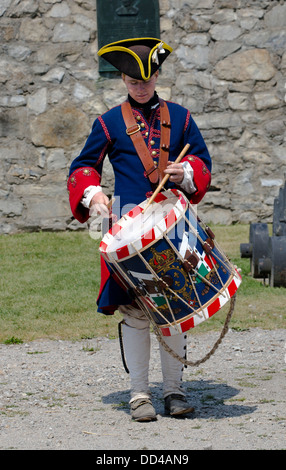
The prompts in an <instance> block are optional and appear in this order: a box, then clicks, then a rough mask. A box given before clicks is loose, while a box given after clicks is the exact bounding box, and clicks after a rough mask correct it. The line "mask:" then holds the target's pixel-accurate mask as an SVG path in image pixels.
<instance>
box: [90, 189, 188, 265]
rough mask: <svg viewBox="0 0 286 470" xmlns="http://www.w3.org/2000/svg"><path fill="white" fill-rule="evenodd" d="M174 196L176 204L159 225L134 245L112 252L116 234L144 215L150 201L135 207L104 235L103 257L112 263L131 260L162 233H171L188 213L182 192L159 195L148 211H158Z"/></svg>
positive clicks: (167, 192) (101, 250)
mask: <svg viewBox="0 0 286 470" xmlns="http://www.w3.org/2000/svg"><path fill="white" fill-rule="evenodd" d="M174 196H176V197H177V201H176V203H175V204H172V208H171V209H170V211H169V212H168V213H167V215H166V216H165V217H163V218H162V220H161V221H160V222H159V223H158V225H155V226H154V227H152V228H151V229H150V230H148V231H147V232H146V233H144V234H143V235H141V236H140V237H139V238H137V239H135V240H134V241H133V242H132V244H130V243H129V244H126V245H123V246H121V247H120V248H118V249H116V250H113V251H111V249H110V247H111V245H112V243H113V241H114V237H115V236H116V234H117V233H119V232H120V231H121V230H122V229H123V228H124V227H126V226H128V224H129V223H130V221H131V219H135V218H136V217H137V216H138V215H139V214H140V213H142V211H143V210H144V207H145V206H146V204H147V201H148V200H147V201H143V202H142V203H141V204H139V205H138V206H136V207H134V209H132V210H131V211H129V212H128V213H127V214H125V215H124V216H123V217H122V218H121V219H120V220H119V221H118V222H116V223H115V224H114V225H113V226H112V228H111V229H110V230H109V232H107V233H106V234H105V235H104V237H103V239H102V241H101V243H100V245H99V250H100V252H101V254H102V255H103V257H104V258H105V259H106V260H107V261H110V262H111V263H112V262H113V261H114V260H115V261H122V260H124V259H127V258H130V256H132V255H134V254H137V252H138V251H142V250H144V249H145V248H147V247H148V246H149V245H151V244H152V243H154V242H155V241H156V240H158V239H159V238H161V237H162V233H166V232H167V231H169V230H170V229H171V228H172V227H173V226H174V225H175V224H176V223H177V221H178V220H179V219H180V218H181V217H182V215H183V214H184V213H185V212H186V210H187V207H188V205H189V202H188V200H187V199H186V198H185V196H184V195H183V194H182V193H181V192H180V191H178V190H176V189H171V190H170V189H169V190H168V191H165V192H162V193H159V194H158V195H157V196H156V197H155V199H154V201H153V203H152V208H151V207H150V206H149V208H148V210H149V209H150V210H153V211H156V204H157V205H160V204H161V203H162V201H167V200H168V199H174ZM146 213H147V212H146Z"/></svg>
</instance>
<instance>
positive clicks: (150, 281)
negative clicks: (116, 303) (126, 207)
mask: <svg viewBox="0 0 286 470" xmlns="http://www.w3.org/2000/svg"><path fill="white" fill-rule="evenodd" d="M146 205H147V201H143V202H142V203H141V204H139V205H138V206H136V207H134V209H133V210H131V211H129V212H128V213H127V214H125V215H124V216H123V217H122V218H121V219H120V220H119V221H118V222H117V223H116V224H114V225H113V227H112V228H111V229H110V230H109V232H108V233H107V234H106V235H105V236H104V237H103V239H102V241H101V244H100V247H99V249H100V252H101V254H102V256H103V257H104V259H105V261H106V262H107V263H108V264H109V265H110V266H111V267H112V269H113V270H114V271H115V272H116V273H117V274H118V275H119V277H121V279H122V280H123V281H124V283H125V285H126V286H127V287H128V288H129V289H130V290H131V291H133V292H134V294H135V296H139V298H140V301H141V302H143V303H144V307H145V308H147V309H148V312H149V314H150V315H151V316H152V318H153V320H154V321H155V323H156V324H157V325H158V326H159V328H160V329H161V332H162V334H163V335H164V336H170V335H173V334H178V333H182V332H184V331H187V330H189V329H190V328H193V327H195V326H196V325H198V324H200V323H201V322H202V321H204V320H206V319H208V318H210V317H211V316H212V315H213V314H214V313H216V312H217V311H218V310H219V309H220V308H221V307H222V306H223V305H224V304H225V303H227V302H228V301H229V299H230V298H231V297H232V296H233V295H234V294H235V292H236V291H237V289H238V287H239V285H240V282H241V277H240V275H239V274H238V272H237V271H236V269H235V267H234V266H233V265H232V264H231V263H230V261H229V260H228V259H227V257H226V256H225V254H224V253H223V252H222V250H221V249H220V248H219V247H218V245H217V244H216V243H215V241H214V234H213V233H212V231H211V230H210V229H209V228H208V227H205V226H204V225H203V224H202V223H201V222H200V221H199V220H198V218H197V215H196V211H195V208H194V207H193V206H192V205H191V204H190V203H189V201H188V200H187V198H186V197H185V196H184V195H183V193H181V192H180V191H178V190H175V189H172V190H168V191H164V192H162V193H159V194H158V195H157V197H156V198H155V200H154V202H153V203H152V205H150V206H149V207H148V209H147V210H146V212H144V207H145V206H146Z"/></svg>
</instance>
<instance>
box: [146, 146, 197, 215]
mask: <svg viewBox="0 0 286 470" xmlns="http://www.w3.org/2000/svg"><path fill="white" fill-rule="evenodd" d="M189 147H190V144H186V145H185V147H184V148H183V150H182V151H181V153H180V155H179V156H178V157H177V159H176V160H175V161H174V163H180V161H181V160H182V158H183V157H184V156H185V155H186V153H187V151H188V149H189ZM170 176H171V175H170V174H167V175H165V176H164V178H163V179H162V181H161V183H160V184H159V185H158V187H157V188H156V190H155V191H154V193H153V194H152V196H151V197H150V199H149V200H148V202H147V204H146V206H145V207H144V209H143V211H142V214H143V213H144V212H145V211H146V209H147V207H149V206H150V204H152V202H153V201H154V199H155V197H156V196H157V194H158V193H159V192H160V191H161V189H162V188H163V186H164V184H166V183H167V181H168V179H169V178H170Z"/></svg>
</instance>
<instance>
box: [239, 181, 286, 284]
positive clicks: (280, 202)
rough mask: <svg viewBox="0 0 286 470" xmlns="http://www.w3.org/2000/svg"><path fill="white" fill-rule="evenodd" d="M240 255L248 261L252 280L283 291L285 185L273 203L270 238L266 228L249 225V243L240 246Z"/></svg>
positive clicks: (285, 270) (285, 277)
mask: <svg viewBox="0 0 286 470" xmlns="http://www.w3.org/2000/svg"><path fill="white" fill-rule="evenodd" d="M240 255H241V258H250V268H251V275H252V276H253V277H254V278H257V279H268V280H269V285H270V286H271V287H286V182H285V185H284V187H281V188H280V190H279V195H278V197H277V198H275V199H274V208H273V224H272V236H270V235H269V230H268V225H267V224H265V223H252V224H250V229H249V243H241V245H240Z"/></svg>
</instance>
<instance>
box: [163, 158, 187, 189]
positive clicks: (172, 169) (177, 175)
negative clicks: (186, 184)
mask: <svg viewBox="0 0 286 470" xmlns="http://www.w3.org/2000/svg"><path fill="white" fill-rule="evenodd" d="M164 173H165V174H169V175H170V178H169V179H170V181H172V182H173V183H176V184H180V183H181V182H182V181H183V179H184V167H183V165H182V163H174V162H168V163H167V168H166V170H164Z"/></svg>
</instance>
